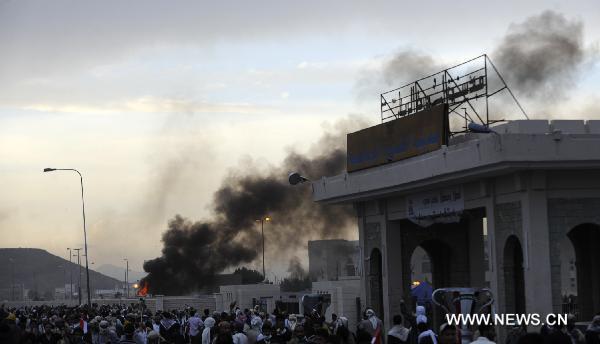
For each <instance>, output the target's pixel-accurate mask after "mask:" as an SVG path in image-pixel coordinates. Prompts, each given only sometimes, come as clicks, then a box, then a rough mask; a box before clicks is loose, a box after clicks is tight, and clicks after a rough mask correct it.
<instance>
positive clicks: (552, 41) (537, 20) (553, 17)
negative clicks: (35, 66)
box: [492, 11, 587, 101]
mask: <svg viewBox="0 0 600 344" xmlns="http://www.w3.org/2000/svg"><path fill="white" fill-rule="evenodd" d="M586 54H587V52H586V49H585V47H584V45H583V23H582V22H580V21H570V20H568V19H567V18H565V16H563V15H562V14H559V13H556V12H552V11H545V12H543V13H542V14H540V15H537V16H533V17H529V18H527V19H526V20H525V21H524V22H523V23H519V24H513V25H511V26H510V27H509V29H508V32H507V34H506V36H505V37H504V38H503V39H502V42H501V43H500V45H499V46H498V47H497V48H496V50H495V51H494V53H493V55H492V58H493V60H494V61H497V64H498V67H499V68H500V73H501V74H502V75H503V76H504V77H506V79H508V80H507V82H508V83H509V86H510V87H512V88H514V89H515V90H516V91H518V93H519V94H523V95H525V96H527V97H534V98H537V97H543V98H544V101H548V100H551V99H552V98H556V97H557V96H558V97H560V96H562V95H563V92H564V91H565V90H567V89H568V88H569V87H572V86H574V84H575V82H576V80H577V78H578V76H579V75H580V72H581V67H582V65H583V62H584V61H585V59H586Z"/></svg>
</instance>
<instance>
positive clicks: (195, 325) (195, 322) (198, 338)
mask: <svg viewBox="0 0 600 344" xmlns="http://www.w3.org/2000/svg"><path fill="white" fill-rule="evenodd" d="M187 326H188V333H189V336H190V342H191V344H200V343H201V342H202V330H203V327H204V322H203V321H202V318H200V315H199V314H198V312H194V315H193V316H192V317H191V318H189V319H188V321H187Z"/></svg>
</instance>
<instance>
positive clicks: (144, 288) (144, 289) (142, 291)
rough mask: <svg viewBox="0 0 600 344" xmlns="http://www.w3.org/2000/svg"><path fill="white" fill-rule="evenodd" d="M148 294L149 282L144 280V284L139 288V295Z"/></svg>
mask: <svg viewBox="0 0 600 344" xmlns="http://www.w3.org/2000/svg"><path fill="white" fill-rule="evenodd" d="M146 295H148V282H146V281H144V284H143V286H142V287H141V288H140V289H138V291H137V296H146Z"/></svg>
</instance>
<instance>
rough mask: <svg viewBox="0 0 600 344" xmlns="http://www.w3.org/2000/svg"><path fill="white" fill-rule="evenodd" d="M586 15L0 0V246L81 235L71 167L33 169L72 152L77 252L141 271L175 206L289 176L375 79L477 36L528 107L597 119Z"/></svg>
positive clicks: (397, 76)
mask: <svg viewBox="0 0 600 344" xmlns="http://www.w3.org/2000/svg"><path fill="white" fill-rule="evenodd" d="M402 13H408V14H409V15H406V16H403V15H402ZM598 23H600V3H599V2H598V1H595V0H589V1H569V2H548V1H527V2H523V1H502V2H497V3H496V4H486V5H485V6H482V5H481V2H477V1H458V2H440V1H425V2H423V1H421V2H414V1H411V2H398V1H393V2H392V1H389V2H385V1H381V2H380V1H375V2H373V1H371V2H364V3H360V4H358V3H357V4H352V3H348V2H347V1H332V2H326V3H323V2H316V1H315V2H313V1H308V2H306V1H305V2H297V3H290V2H280V1H259V2H228V1H224V2H218V3H217V2H197V1H181V2H175V3H174V2H168V1H128V2H121V1H96V2H85V3H83V2H79V1H52V2H34V1H31V2H30V1H0V51H2V54H0V89H1V90H2V92H0V188H1V190H2V193H1V195H2V196H0V237H2V243H1V244H0V245H1V246H3V247H40V248H44V249H47V250H49V251H50V252H52V253H54V254H57V255H62V256H65V255H66V252H67V251H66V248H67V247H76V246H80V245H82V235H81V224H82V223H81V216H80V215H81V214H80V211H81V208H80V205H81V204H80V199H79V184H78V179H77V176H76V175H74V174H69V173H67V172H60V173H59V172H54V173H51V174H43V173H41V170H42V169H43V168H44V167H74V168H78V169H79V170H81V172H82V173H83V175H84V182H85V187H86V190H85V191H86V211H87V220H88V233H89V244H90V246H89V249H90V260H91V261H93V262H94V265H96V266H99V265H102V264H104V263H112V264H116V265H119V264H122V259H123V258H125V257H127V258H129V260H130V262H131V265H132V267H133V269H134V270H141V269H142V264H143V262H144V261H145V260H150V259H154V258H156V257H160V256H161V255H162V252H161V250H162V249H163V244H162V242H161V238H162V234H163V233H164V232H165V231H166V230H167V229H168V228H169V220H172V219H174V218H175V215H176V214H180V215H181V216H183V217H184V218H186V219H188V220H189V221H190V223H189V225H190V226H192V225H193V224H194V223H195V221H200V222H199V224H202V223H206V222H208V223H212V224H214V223H219V224H220V223H221V222H220V221H223V219H222V218H221V217H222V215H223V214H224V213H227V212H226V209H225V210H223V209H221V210H223V211H221V210H219V208H218V206H219V204H220V203H219V202H220V200H219V198H218V197H219V196H223V195H224V193H226V192H231V191H232V192H234V193H235V192H236V191H239V190H240V188H242V190H245V189H243V188H244V187H245V186H244V185H243V183H242V182H243V181H248V180H252V178H253V177H254V176H255V177H257V178H258V177H265V176H266V177H268V178H277V176H278V175H279V174H281V178H282V180H283V181H284V182H285V177H286V176H285V175H284V174H285V173H286V172H287V171H286V168H287V167H289V166H295V165H293V164H292V165H290V164H291V163H292V161H291V160H290V159H295V158H297V159H298V160H296V161H295V162H294V163H301V162H303V161H304V162H306V161H309V162H310V161H313V160H314V159H318V158H319V157H320V156H321V155H322V154H326V153H331V152H332V150H331V149H332V148H335V147H338V145H339V140H338V139H336V138H337V137H342V138H343V135H339V134H340V132H343V131H344V130H349V128H352V125H349V124H348V123H354V124H355V125H356V123H357V122H356V121H355V120H353V119H348V118H349V117H348V116H349V115H351V116H354V117H351V118H360V119H361V121H362V122H360V123H361V125H366V123H376V122H377V120H378V119H379V114H378V104H379V103H378V102H379V98H378V94H379V93H380V92H382V91H385V90H387V89H388V88H394V87H395V86H398V85H400V84H403V83H405V82H407V81H410V79H412V78H414V77H418V76H420V74H421V71H422V70H423V73H428V72H431V71H432V70H430V69H433V70H435V68H438V67H440V66H442V67H443V66H448V65H450V64H453V63H455V62H460V61H461V60H464V59H468V58H471V57H474V56H477V55H479V54H481V53H486V52H487V53H489V54H490V57H491V58H492V60H493V61H495V62H497V65H498V66H499V67H500V68H501V71H502V69H505V74H506V76H507V79H508V81H509V83H512V84H513V86H514V87H513V88H514V89H515V91H516V93H517V96H518V97H519V98H520V100H521V102H522V103H523V104H524V105H525V107H526V109H527V110H528V112H529V113H530V114H532V115H533V116H535V117H540V118H541V117H552V118H567V117H568V118H597V119H598V118H600V113H598V112H597V111H596V108H597V106H596V104H597V103H598V101H600V96H598V93H597V90H598V89H599V86H600V65H599V64H598V63H597V59H598V58H597V57H598V38H599V37H600V24H598ZM507 69H510V70H507ZM556 85H565V87H564V88H561V87H559V88H557V86H556ZM550 98H551V99H552V100H553V101H551V102H550V101H549V99H550ZM515 118H518V113H516V112H515ZM327 133H329V134H327ZM323 135H326V136H325V137H324V138H323ZM327 135H329V136H327ZM319 140H322V141H319ZM328 140H331V141H328ZM334 141H335V142H334ZM317 142H322V144H321V145H318V144H315V143H317ZM319 161H321V160H319ZM307 170H309V168H307ZM313 171H315V173H318V172H320V171H329V169H314V170H313ZM276 173H277V174H276ZM311 177H313V178H319V177H320V175H314V176H311ZM248 178H250V179H248ZM240 183H242V184H240ZM227 186H231V187H234V188H237V189H235V190H228V189H227ZM217 191H219V193H217V194H215V192H217ZM273 196H276V195H273ZM282 199H283V200H288V199H289V198H286V197H284V198H282ZM292 199H293V198H292ZM265 211H274V212H277V211H280V210H279V208H277V209H275V207H274V206H273V207H272V208H266V210H265ZM236 214H237V212H236ZM281 214H282V217H283V218H279V219H278V218H276V217H275V216H274V218H273V221H272V223H270V224H269V229H268V230H272V231H277V230H278V226H281V227H283V226H284V225H287V223H286V222H288V221H292V220H293V219H291V218H289V217H285V216H283V215H285V214H288V213H287V212H285V211H281ZM290 214H292V213H290ZM293 214H294V215H296V216H309V215H310V214H308V215H307V214H304V213H303V211H297V212H296V213H293ZM247 215H248V216H252V217H254V216H256V213H255V212H249V213H248V214H247ZM252 220H253V219H248V221H250V223H251V221H252ZM278 221H281V222H279V223H278ZM180 224H181V225H185V223H180ZM173 225H174V224H173V223H171V226H173ZM244 225H246V224H244ZM307 225H308V224H307ZM307 232H309V233H311V234H310V235H309V236H312V237H313V238H314V237H315V236H318V235H320V233H321V232H320V231H318V230H316V231H315V230H312V229H310V230H307ZM297 235H298V236H299V237H301V236H302V235H304V234H303V233H298V234H297ZM340 235H346V236H347V238H352V237H353V236H354V237H355V236H356V234H355V233H352V231H350V232H344V233H343V234H340ZM277 240H279V241H281V240H286V238H285V237H280V236H279V237H277ZM300 241H303V240H300ZM301 246H302V244H300V246H299V247H295V248H294V250H296V249H299V250H300V251H301V249H302V247H301ZM268 247H272V246H268ZM279 254H280V252H278V251H277V250H276V249H270V250H269V249H268V250H267V260H268V261H272V262H273V264H271V265H270V266H269V267H268V270H270V271H273V272H275V273H276V274H278V275H280V276H282V275H285V274H286V273H287V272H286V271H287V269H288V267H289V266H290V264H289V260H285V261H278V262H277V263H276V262H275V260H274V258H275V257H277V256H278V255H279ZM294 255H297V256H298V257H299V258H300V261H301V262H302V263H305V262H306V257H305V256H302V252H294V253H293V254H290V255H289V256H290V257H292V256H294ZM249 265H250V266H252V267H259V264H258V262H254V263H250V264H249Z"/></svg>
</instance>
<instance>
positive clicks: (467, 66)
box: [381, 54, 529, 135]
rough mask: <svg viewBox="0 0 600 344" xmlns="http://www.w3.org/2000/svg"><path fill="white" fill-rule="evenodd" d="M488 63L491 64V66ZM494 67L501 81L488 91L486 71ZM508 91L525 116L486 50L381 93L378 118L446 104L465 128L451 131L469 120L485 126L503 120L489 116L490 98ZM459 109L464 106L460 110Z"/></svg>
mask: <svg viewBox="0 0 600 344" xmlns="http://www.w3.org/2000/svg"><path fill="white" fill-rule="evenodd" d="M490 67H491V68H490ZM490 71H493V72H494V73H495V74H496V75H497V76H498V79H499V81H500V84H501V85H500V88H498V89H497V90H494V91H490V90H489V88H488V73H489V72H490ZM504 90H506V91H508V93H509V94H510V96H511V97H512V99H513V100H514V101H515V103H516V104H517V106H518V107H519V109H520V110H521V112H522V113H523V115H524V116H525V118H527V119H529V117H528V116H527V113H525V110H524V109H523V107H522V106H521V104H520V103H519V101H518V100H517V98H516V97H515V95H514V94H513V92H512V91H511V90H510V88H509V87H508V85H507V84H506V81H505V80H504V78H503V77H502V75H501V74H500V72H498V69H497V68H496V66H495V65H494V63H493V62H492V61H491V60H490V58H489V57H488V55H487V54H483V55H480V56H477V57H475V58H472V59H470V60H468V61H465V62H462V63H459V64H457V65H455V66H452V67H449V68H446V69H444V70H442V71H439V72H437V73H434V74H431V75H428V76H426V77H423V78H421V79H418V80H416V81H413V82H410V83H408V84H406V85H403V86H401V87H398V88H396V89H393V90H391V91H387V92H384V93H381V122H382V123H383V122H385V121H389V120H393V119H397V118H401V117H405V116H410V115H415V114H418V112H419V111H422V110H426V109H428V108H430V107H433V106H436V105H440V104H448V114H449V115H456V116H459V117H461V118H462V119H464V120H465V126H464V130H462V131H451V132H450V135H453V134H457V133H463V132H466V131H468V124H469V122H475V123H479V124H481V125H483V126H485V127H486V128H487V127H489V126H490V124H493V123H495V122H501V121H503V120H501V119H500V120H498V119H490V111H489V98H490V97H492V96H494V95H496V94H498V93H499V92H502V91H504ZM481 100H484V101H485V108H484V110H483V111H482V110H481V109H480V111H477V109H476V107H475V106H474V105H473V103H474V102H478V101H481ZM459 110H464V111H463V113H460V112H459Z"/></svg>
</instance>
